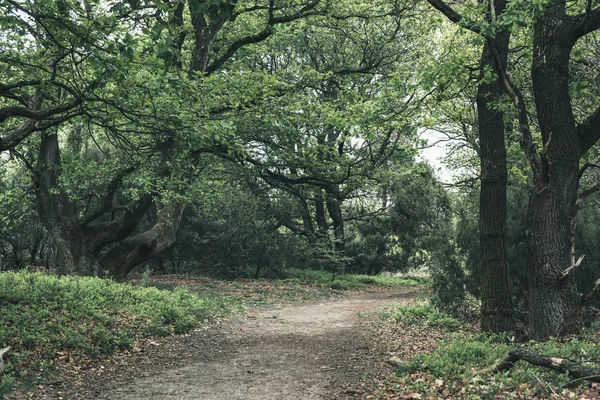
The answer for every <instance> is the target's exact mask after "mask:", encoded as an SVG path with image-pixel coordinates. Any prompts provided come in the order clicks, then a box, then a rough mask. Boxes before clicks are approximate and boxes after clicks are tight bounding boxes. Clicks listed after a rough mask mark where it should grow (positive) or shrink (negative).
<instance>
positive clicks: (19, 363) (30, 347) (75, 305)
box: [0, 272, 229, 393]
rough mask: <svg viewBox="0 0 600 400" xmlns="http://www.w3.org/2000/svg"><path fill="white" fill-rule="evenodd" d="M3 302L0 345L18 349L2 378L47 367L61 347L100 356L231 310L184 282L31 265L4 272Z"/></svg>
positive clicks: (184, 329)
mask: <svg viewBox="0 0 600 400" xmlns="http://www.w3.org/2000/svg"><path fill="white" fill-rule="evenodd" d="M0 307H1V308H2V313H1V314H0V344H1V345H2V346H11V347H12V348H13V350H12V351H11V353H9V355H8V363H7V367H6V375H5V376H7V378H6V379H5V381H3V383H2V384H3V385H8V384H9V383H10V382H9V381H10V378H8V377H10V376H11V375H14V376H19V375H22V374H34V373H38V372H44V371H46V370H47V369H48V368H50V367H51V365H52V363H53V362H54V361H55V359H56V358H57V356H58V355H57V352H65V351H66V352H72V354H73V355H75V356H83V355H86V356H88V357H97V356H99V355H102V354H108V353H113V352H114V351H116V350H118V349H124V348H127V347H129V346H131V344H132V343H133V341H134V340H135V339H136V338H142V337H149V336H159V337H160V336H165V335H169V334H179V333H183V332H187V331H189V330H191V329H193V328H194V327H195V326H196V325H197V323H198V322H199V321H204V320H206V319H212V318H214V317H216V316H218V315H220V314H223V313H225V312H228V310H229V308H228V305H226V304H222V303H221V304H219V303H217V302H215V301H213V300H212V299H210V298H201V297H199V296H197V295H194V294H191V293H190V292H189V291H187V290H186V289H182V288H175V289H173V290H172V291H164V290H159V289H156V288H150V287H149V288H142V287H136V286H132V285H129V284H120V283H115V282H112V281H110V280H101V279H98V278H72V277H61V278H57V277H54V276H48V275H43V274H39V273H26V272H19V273H11V272H5V273H1V274H0ZM0 393H1V392H0Z"/></svg>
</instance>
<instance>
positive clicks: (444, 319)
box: [392, 304, 462, 330]
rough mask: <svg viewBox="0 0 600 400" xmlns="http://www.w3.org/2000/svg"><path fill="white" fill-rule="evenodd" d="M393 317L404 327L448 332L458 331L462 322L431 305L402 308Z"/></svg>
mask: <svg viewBox="0 0 600 400" xmlns="http://www.w3.org/2000/svg"><path fill="white" fill-rule="evenodd" d="M392 317H393V318H394V319H395V320H396V321H397V322H398V323H401V324H402V325H405V326H410V325H425V326H435V327H440V328H443V329H447V330H456V329H458V328H460V327H461V326H462V322H461V321H460V320H458V319H456V318H453V317H451V316H449V315H447V314H445V313H443V312H441V311H439V310H438V309H436V308H434V307H432V306H430V305H428V304H427V305H412V306H402V307H400V308H398V309H397V310H396V311H394V312H393V313H392Z"/></svg>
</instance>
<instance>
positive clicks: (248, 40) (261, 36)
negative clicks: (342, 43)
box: [205, 0, 321, 75]
mask: <svg viewBox="0 0 600 400" xmlns="http://www.w3.org/2000/svg"><path fill="white" fill-rule="evenodd" d="M320 2H321V0H313V1H312V2H310V3H308V4H307V5H306V6H304V7H302V8H301V9H300V10H298V12H296V13H294V14H291V15H287V16H283V17H273V16H272V13H273V8H269V14H270V15H269V20H268V22H267V27H266V28H265V29H263V30H262V31H261V32H259V33H257V34H255V35H250V36H246V37H243V38H241V39H238V40H236V41H235V42H233V43H232V44H231V45H230V46H229V47H228V48H227V50H225V52H224V53H223V54H222V55H221V56H220V57H217V59H215V60H214V61H213V62H212V63H210V64H209V65H208V66H207V67H206V70H205V73H206V74H208V75H210V74H211V73H213V72H215V71H216V70H217V69H219V68H221V67H222V66H223V64H225V63H226V62H227V61H228V60H229V59H230V58H231V57H233V55H234V54H235V53H236V52H237V51H238V50H239V49H240V48H242V47H244V46H247V45H249V44H256V43H260V42H262V41H264V40H266V39H267V38H269V36H271V35H272V34H273V32H274V31H273V26H275V25H278V24H284V23H288V22H293V21H296V20H298V19H301V18H305V17H307V16H310V15H318V14H319V12H318V11H314V8H316V7H317V6H318V5H319V3H320Z"/></svg>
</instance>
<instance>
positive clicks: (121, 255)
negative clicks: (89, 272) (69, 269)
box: [99, 202, 186, 280]
mask: <svg viewBox="0 0 600 400" xmlns="http://www.w3.org/2000/svg"><path fill="white" fill-rule="evenodd" d="M185 206H186V204H185V203H183V202H173V203H171V204H168V205H166V206H164V207H163V208H162V209H160V211H159V212H158V215H157V217H156V222H155V224H154V225H153V226H152V228H150V229H148V230H146V231H144V232H142V233H140V234H138V235H135V236H132V237H129V238H127V239H125V240H123V241H121V242H119V243H118V244H117V245H115V246H114V247H112V248H111V249H110V250H108V251H107V252H106V253H105V254H103V255H102V257H101V258H100V265H101V267H102V268H103V270H102V271H101V272H100V274H99V275H100V276H103V275H104V274H105V273H106V272H108V275H109V276H110V277H111V278H114V279H117V280H122V279H125V278H126V277H127V274H129V272H131V270H132V269H133V268H134V267H135V266H137V265H139V264H141V263H143V262H146V261H149V260H151V259H153V258H154V257H156V256H158V255H160V254H163V253H164V252H165V251H167V250H168V249H170V248H171V246H173V244H174V243H175V239H176V236H177V230H178V228H179V223H180V222H181V216H182V214H183V211H184V210H185Z"/></svg>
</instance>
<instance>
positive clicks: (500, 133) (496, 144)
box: [477, 0, 514, 332]
mask: <svg viewBox="0 0 600 400" xmlns="http://www.w3.org/2000/svg"><path fill="white" fill-rule="evenodd" d="M494 6H495V8H496V9H495V15H500V14H501V13H502V12H503V11H504V8H505V6H506V1H505V0H499V1H497V2H496V3H495V4H494ZM509 37H510V34H509V33H508V32H501V33H499V34H498V35H497V36H496V40H495V45H496V50H497V52H498V54H499V56H500V57H501V60H502V62H503V63H504V64H506V60H507V57H508V43H509ZM480 64H481V70H482V75H483V73H484V72H485V71H486V70H493V66H494V54H493V53H492V49H491V48H490V44H486V45H485V46H484V49H483V53H482V55H481V62H480ZM503 95H504V88H503V86H502V83H501V81H500V78H499V77H498V78H497V79H496V80H495V81H493V82H486V81H483V82H481V83H480V84H479V87H478V89H477V116H478V127H479V148H480V153H479V156H480V159H481V191H480V196H479V240H480V263H481V267H480V268H481V276H482V282H481V329H482V330H483V331H487V332H506V331H511V330H513V329H514V322H513V313H512V312H513V306H512V295H511V290H510V275H509V268H508V259H507V252H506V218H507V217H506V181H507V172H506V147H505V143H504V135H505V127H504V113H502V112H500V111H499V110H494V109H492V107H491V103H492V102H493V101H495V100H498V99H499V98H501V97H502V96H503Z"/></svg>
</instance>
